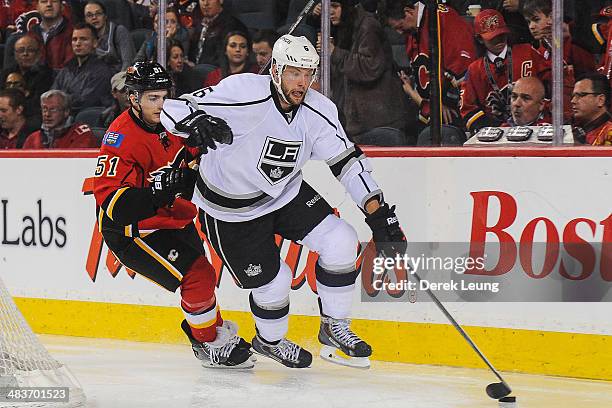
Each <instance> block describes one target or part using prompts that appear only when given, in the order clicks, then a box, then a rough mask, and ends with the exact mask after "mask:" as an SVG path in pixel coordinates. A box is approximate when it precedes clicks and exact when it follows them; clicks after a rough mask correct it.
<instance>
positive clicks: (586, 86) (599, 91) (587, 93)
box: [572, 74, 612, 146]
mask: <svg viewBox="0 0 612 408" xmlns="http://www.w3.org/2000/svg"><path fill="white" fill-rule="evenodd" d="M608 106H610V82H609V81H608V78H607V77H606V76H605V75H602V74H590V75H586V76H585V77H584V78H582V79H580V80H579V81H578V82H576V85H574V92H573V93H572V113H573V114H574V125H576V126H578V129H577V133H578V134H583V135H584V140H583V143H586V144H589V145H593V146H611V145H612V116H611V115H610V113H609V112H608Z"/></svg>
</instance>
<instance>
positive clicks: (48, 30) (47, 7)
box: [31, 0, 74, 70]
mask: <svg viewBox="0 0 612 408" xmlns="http://www.w3.org/2000/svg"><path fill="white" fill-rule="evenodd" d="M37 10H38V12H39V13H40V15H41V22H40V24H36V25H34V26H33V27H32V28H31V32H32V33H33V34H35V35H36V36H37V37H38V38H39V39H40V42H41V43H42V44H44V45H43V55H42V58H43V62H45V63H46V64H47V65H48V66H49V67H50V68H53V69H55V70H59V69H61V68H63V67H64V65H65V64H66V63H67V62H68V61H69V60H70V59H71V58H72V57H73V56H74V54H73V53H72V47H71V45H70V44H71V40H72V24H71V23H70V21H68V19H66V18H65V17H63V16H62V11H63V5H62V2H61V0H38V6H37Z"/></svg>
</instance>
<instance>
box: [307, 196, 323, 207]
mask: <svg viewBox="0 0 612 408" xmlns="http://www.w3.org/2000/svg"><path fill="white" fill-rule="evenodd" d="M321 198H322V197H321V194H317V195H316V196H314V197H312V200H308V201H306V205H307V206H308V208H311V207H312V206H313V205H315V204H316V203H317V201H319V200H320V199H321Z"/></svg>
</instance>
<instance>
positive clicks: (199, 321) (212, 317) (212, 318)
mask: <svg viewBox="0 0 612 408" xmlns="http://www.w3.org/2000/svg"><path fill="white" fill-rule="evenodd" d="M218 311H219V305H217V304H216V303H215V305H214V307H212V308H211V309H210V310H208V311H207V312H204V313H199V314H192V313H189V312H187V311H185V310H184V309H183V314H184V315H185V319H186V320H187V323H189V325H190V326H191V327H194V328H196V329H203V328H206V327H210V326H212V325H214V324H215V322H216V321H217V312H218Z"/></svg>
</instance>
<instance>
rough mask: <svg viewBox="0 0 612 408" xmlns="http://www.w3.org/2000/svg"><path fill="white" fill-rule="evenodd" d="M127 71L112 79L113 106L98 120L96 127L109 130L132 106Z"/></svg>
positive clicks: (118, 73) (117, 74)
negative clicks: (127, 83)
mask: <svg viewBox="0 0 612 408" xmlns="http://www.w3.org/2000/svg"><path fill="white" fill-rule="evenodd" d="M125 76H126V72H125V71H120V72H117V73H116V74H115V75H113V77H112V78H111V89H112V91H111V92H112V95H113V104H112V105H111V106H109V107H108V108H106V109H105V110H104V111H103V112H102V113H101V114H100V117H99V118H98V123H97V124H96V126H98V127H101V128H104V129H107V128H108V127H109V126H110V124H111V123H113V120H115V119H116V118H117V116H119V115H121V113H123V111H124V110H126V109H127V108H128V107H129V106H130V101H129V99H128V92H127V88H126V87H125Z"/></svg>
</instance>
